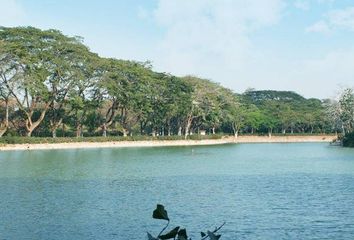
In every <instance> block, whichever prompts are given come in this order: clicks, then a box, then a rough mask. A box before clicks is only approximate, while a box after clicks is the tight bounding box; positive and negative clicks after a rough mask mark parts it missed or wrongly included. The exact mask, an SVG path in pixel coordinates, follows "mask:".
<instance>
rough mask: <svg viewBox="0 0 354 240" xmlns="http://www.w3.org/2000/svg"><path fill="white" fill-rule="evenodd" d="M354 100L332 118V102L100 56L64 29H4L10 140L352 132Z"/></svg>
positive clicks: (3, 130) (4, 113)
mask: <svg viewBox="0 0 354 240" xmlns="http://www.w3.org/2000/svg"><path fill="white" fill-rule="evenodd" d="M352 102H353V97H352V92H347V93H345V94H343V95H342V97H341V99H340V100H339V101H338V102H336V104H337V105H338V106H339V108H338V107H336V106H337V105H335V106H334V105H333V106H334V107H333V110H334V111H331V112H332V115H331V116H332V117H329V115H328V114H326V112H327V110H326V109H327V106H329V105H330V106H332V105H331V104H328V103H329V101H321V100H318V99H306V98H304V97H302V96H300V95H298V94H297V93H294V92H289V91H273V90H266V91H256V90H248V91H246V92H245V93H243V94H236V93H234V92H233V91H231V90H230V89H228V88H225V87H223V86H221V85H220V84H218V83H215V82H212V81H210V80H207V79H202V78H199V77H196V76H185V77H177V76H173V75H171V74H167V73H160V72H155V71H153V70H152V66H151V64H150V63H149V62H136V61H127V60H120V59H115V58H102V57H99V56H98V55H97V54H95V53H92V52H91V51H90V50H89V48H88V47H86V46H85V45H84V44H83V42H82V39H81V38H79V37H70V36H66V35H64V34H62V33H61V32H60V31H58V30H53V29H51V30H40V29H37V28H33V27H15V28H6V27H0V137H1V136H27V137H30V136H34V137H50V136H52V137H53V138H57V137H72V136H76V137H77V138H81V137H83V136H86V137H88V136H90V137H97V136H104V137H107V138H108V137H111V136H123V137H126V138H128V137H129V136H137V135H142V136H151V137H159V136H173V135H175V136H178V138H180V137H181V136H182V135H183V136H184V138H185V139H200V138H202V137H200V133H206V134H207V135H217V134H221V133H225V134H230V135H231V134H232V135H234V136H235V137H237V136H238V135H239V134H255V133H256V134H269V136H271V135H272V134H284V135H285V134H288V133H290V134H296V133H302V134H305V133H306V134H312V133H317V134H318V133H325V132H335V131H337V130H338V129H341V128H345V129H346V131H347V132H348V131H349V130H350V129H352V128H353V118H351V116H352V113H353V111H352V110H350V109H352V108H351V105H352ZM350 111H351V112H350ZM216 138H217V136H216ZM19 141H20V140H19ZM26 141H27V140H26Z"/></svg>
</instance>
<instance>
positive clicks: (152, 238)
mask: <svg viewBox="0 0 354 240" xmlns="http://www.w3.org/2000/svg"><path fill="white" fill-rule="evenodd" d="M147 238H148V240H158V239H157V238H154V237H153V236H152V235H151V234H150V233H147Z"/></svg>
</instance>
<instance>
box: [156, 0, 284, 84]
mask: <svg viewBox="0 0 354 240" xmlns="http://www.w3.org/2000/svg"><path fill="white" fill-rule="evenodd" d="M283 7H284V3H283V2H282V1H280V0H269V1H258V0H248V1H245V0H234V1H231V0H218V1H216V0H195V1H189V0H160V1H159V3H158V7H157V9H156V10H155V11H154V16H155V21H156V22H157V23H158V24H159V25H160V26H161V27H162V28H163V29H164V31H165V34H164V36H163V38H162V40H161V41H160V42H159V44H158V47H157V48H158V51H157V53H156V56H155V57H154V58H153V62H154V65H155V66H156V67H157V69H158V70H162V71H166V70H167V71H170V72H172V73H174V74H178V75H185V74H195V75H199V76H202V77H207V78H212V79H213V80H214V81H218V82H223V84H225V85H227V86H229V87H234V86H235V81H236V80H238V81H240V73H241V72H243V69H245V68H246V66H247V65H248V64H250V63H252V62H253V61H254V59H253V58H254V57H255V55H254V54H253V50H254V49H253V48H254V46H253V44H252V41H251V39H250V35H251V34H252V33H254V32H255V31H257V30H258V29H260V28H264V27H267V26H272V25H274V24H276V23H277V22H278V21H279V19H280V18H281V16H282V9H283ZM246 87H247V86H246Z"/></svg>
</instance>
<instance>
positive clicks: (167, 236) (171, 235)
mask: <svg viewBox="0 0 354 240" xmlns="http://www.w3.org/2000/svg"><path fill="white" fill-rule="evenodd" d="M178 230H179V227H175V228H174V229H172V230H171V231H170V232H168V233H166V234H164V235H161V236H159V239H172V238H175V237H176V236H177V234H178Z"/></svg>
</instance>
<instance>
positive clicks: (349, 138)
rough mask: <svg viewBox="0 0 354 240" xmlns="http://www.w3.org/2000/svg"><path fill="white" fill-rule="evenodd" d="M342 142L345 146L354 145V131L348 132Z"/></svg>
mask: <svg viewBox="0 0 354 240" xmlns="http://www.w3.org/2000/svg"><path fill="white" fill-rule="evenodd" d="M342 142H343V146H344V147H354V132H351V133H348V134H346V135H345V136H344V137H343V139H342Z"/></svg>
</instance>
